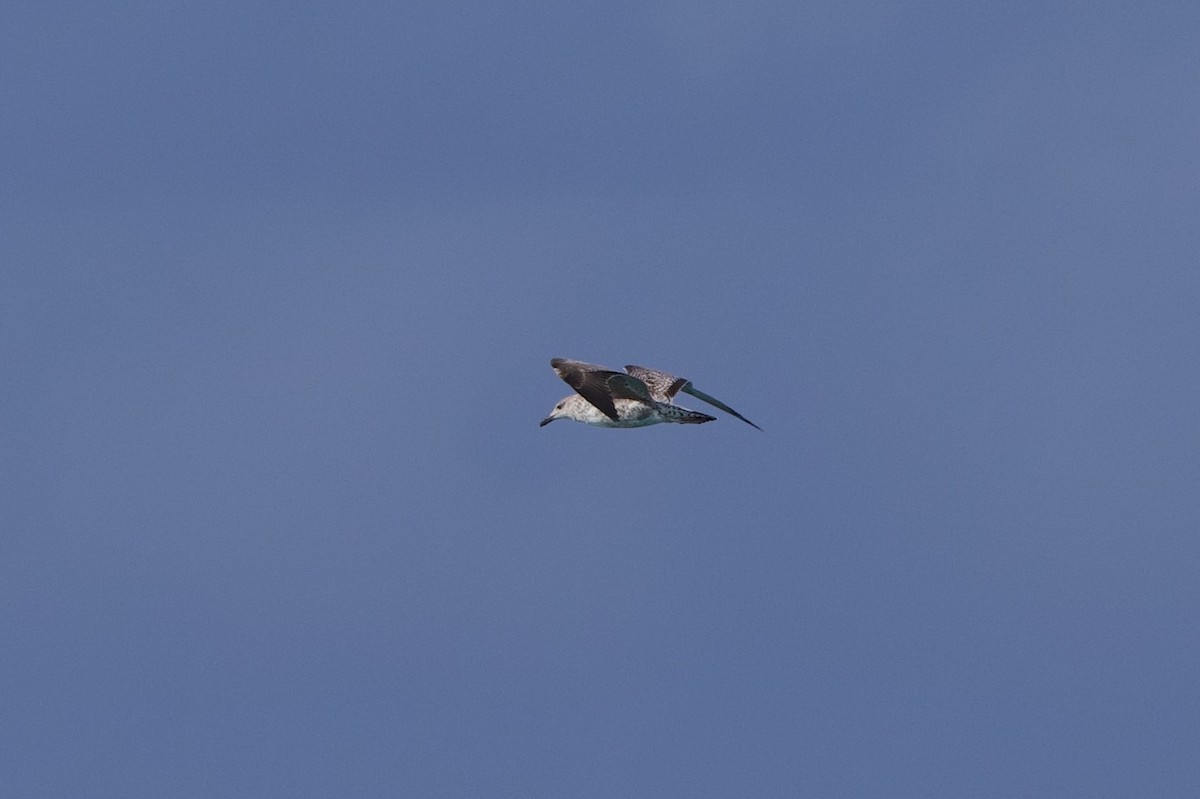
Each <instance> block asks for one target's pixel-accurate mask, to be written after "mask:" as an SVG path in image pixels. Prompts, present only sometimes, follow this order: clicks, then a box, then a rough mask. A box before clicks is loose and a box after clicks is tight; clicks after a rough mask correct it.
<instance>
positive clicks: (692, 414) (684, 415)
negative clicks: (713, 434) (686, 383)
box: [658, 404, 717, 424]
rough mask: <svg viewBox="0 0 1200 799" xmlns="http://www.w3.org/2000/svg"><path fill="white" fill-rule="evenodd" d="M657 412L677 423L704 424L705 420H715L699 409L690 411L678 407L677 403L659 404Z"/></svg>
mask: <svg viewBox="0 0 1200 799" xmlns="http://www.w3.org/2000/svg"><path fill="white" fill-rule="evenodd" d="M658 412H659V413H661V414H662V415H663V417H664V418H665V419H666V420H667V421H669V422H676V423H678V424H704V423H705V422H713V421H716V418H717V417H715V416H709V415H708V414H707V413H700V411H690V410H688V409H687V408H680V407H679V406H678V405H666V404H660V405H659V406H658Z"/></svg>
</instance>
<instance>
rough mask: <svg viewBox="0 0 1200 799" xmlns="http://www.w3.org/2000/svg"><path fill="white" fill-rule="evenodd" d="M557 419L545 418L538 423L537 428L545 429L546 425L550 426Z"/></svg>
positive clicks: (553, 417) (554, 417)
mask: <svg viewBox="0 0 1200 799" xmlns="http://www.w3.org/2000/svg"><path fill="white" fill-rule="evenodd" d="M557 418H558V417H557V416H547V417H546V418H545V419H543V420H542V421H540V422H538V427H545V426H546V425H548V424H550V423H551V422H553V421H554V420H555V419H557Z"/></svg>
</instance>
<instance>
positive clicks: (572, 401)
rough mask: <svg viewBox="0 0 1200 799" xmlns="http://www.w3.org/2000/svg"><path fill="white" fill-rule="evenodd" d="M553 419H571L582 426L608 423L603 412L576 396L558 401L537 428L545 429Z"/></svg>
mask: <svg viewBox="0 0 1200 799" xmlns="http://www.w3.org/2000/svg"><path fill="white" fill-rule="evenodd" d="M555 419H571V420H574V421H576V422H583V423H584V424H604V423H605V422H608V421H609V418H608V417H607V416H605V415H604V412H603V411H601V410H600V409H599V408H597V407H596V406H595V405H593V404H592V403H590V402H588V401H587V400H585V399H584V398H583V397H581V396H579V395H578V394H572V395H571V396H569V397H563V398H562V399H560V400H559V401H558V404H557V405H555V406H554V410H552V411H550V415H549V416H547V417H546V418H545V419H543V420H542V421H541V422H540V423H539V424H538V426H539V427H545V426H546V425H548V424H550V423H551V422H553V421H554V420H555Z"/></svg>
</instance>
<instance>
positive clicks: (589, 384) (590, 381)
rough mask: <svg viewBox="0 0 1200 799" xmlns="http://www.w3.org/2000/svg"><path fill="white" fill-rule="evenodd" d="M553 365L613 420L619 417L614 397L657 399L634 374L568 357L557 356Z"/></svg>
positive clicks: (577, 390)
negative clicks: (615, 370)
mask: <svg viewBox="0 0 1200 799" xmlns="http://www.w3.org/2000/svg"><path fill="white" fill-rule="evenodd" d="M550 365H551V366H552V367H554V371H556V372H558V376H559V377H561V378H562V379H563V380H564V381H565V382H566V384H567V385H568V386H570V387H571V388H573V389H575V391H576V392H577V393H578V394H579V396H581V397H583V398H584V399H585V400H587V401H588V402H590V403H591V404H592V405H595V406H596V407H597V408H598V409H600V411H601V412H602V413H603V414H604V415H605V416H607V417H608V418H610V419H612V420H613V421H616V420H617V406H616V404H615V403H614V402H613V400H617V399H636V400H641V401H642V402H653V398H652V397H651V396H650V390H649V389H648V388H647V387H646V384H645V383H643V382H642V381H641V380H638V379H637V378H636V377H633V376H632V375H627V374H624V373H623V372H614V371H613V370H612V369H607V368H605V367H603V366H597V365H596V364H594V363H584V362H583V361H572V360H569V359H567V358H553V359H551V361H550Z"/></svg>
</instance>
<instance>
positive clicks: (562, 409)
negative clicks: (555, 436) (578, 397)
mask: <svg viewBox="0 0 1200 799" xmlns="http://www.w3.org/2000/svg"><path fill="white" fill-rule="evenodd" d="M570 400H571V397H563V398H562V399H561V400H559V401H558V404H557V405H555V406H554V410H552V411H550V415H549V416H547V417H546V418H545V419H543V420H542V421H540V422H538V427H545V426H546V425H548V424H550V423H551V422H553V421H554V420H555V419H570V418H571V416H570V411H568V410H567V403H568V402H569V401H570Z"/></svg>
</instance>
